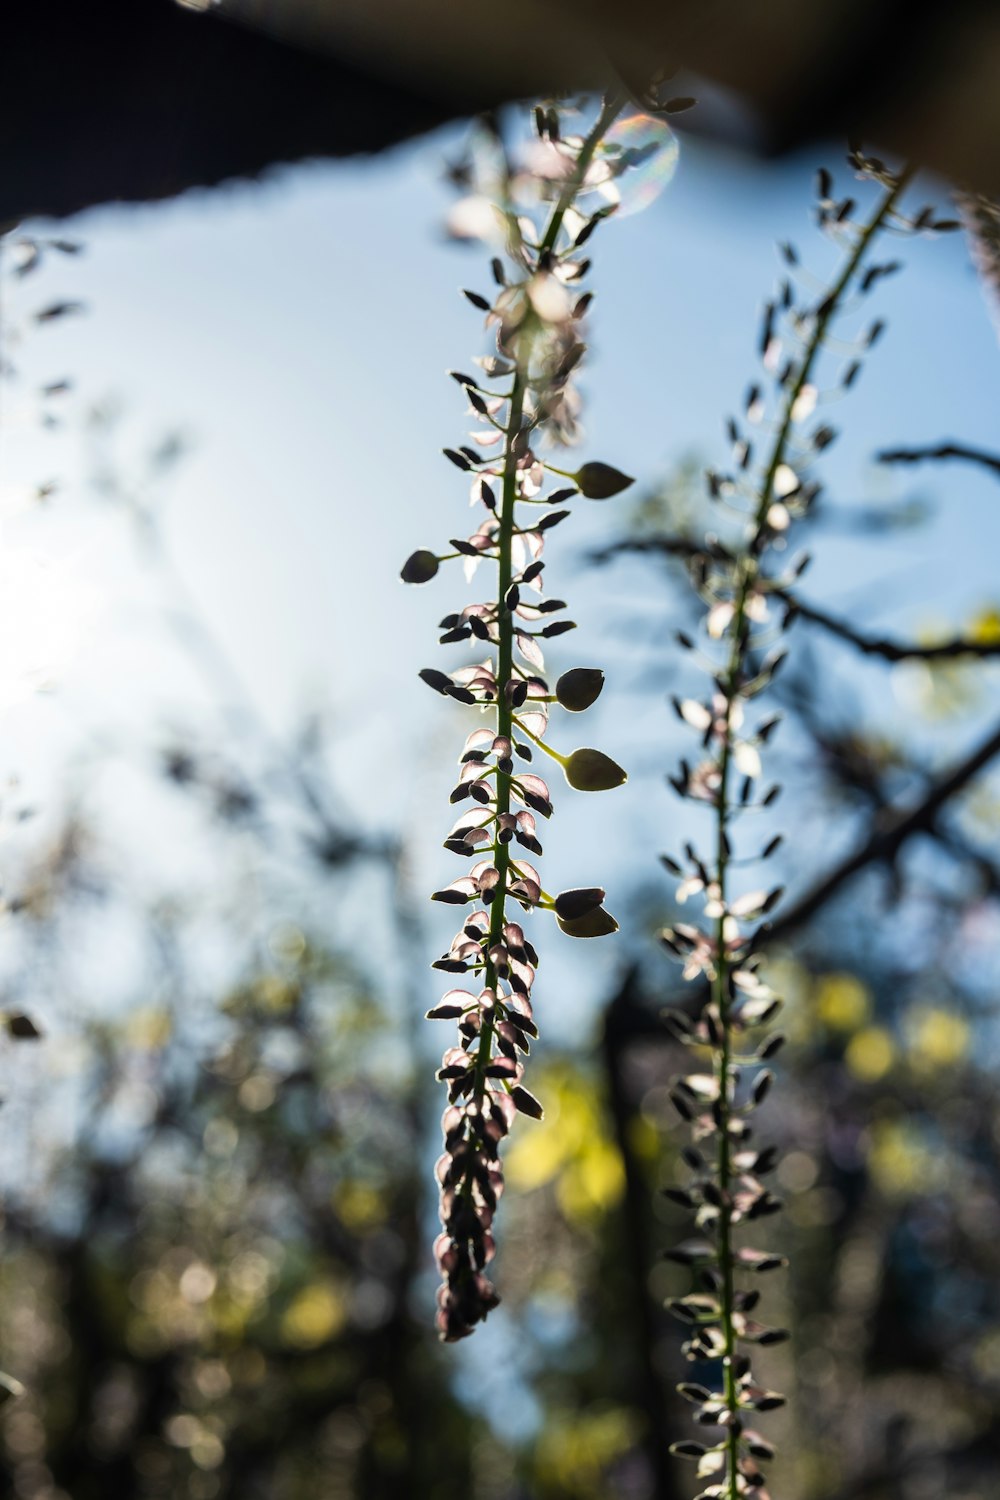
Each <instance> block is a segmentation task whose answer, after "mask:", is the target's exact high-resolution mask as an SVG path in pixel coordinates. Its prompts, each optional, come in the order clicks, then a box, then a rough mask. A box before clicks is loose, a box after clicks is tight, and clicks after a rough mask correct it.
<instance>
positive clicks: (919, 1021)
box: [906, 1006, 970, 1072]
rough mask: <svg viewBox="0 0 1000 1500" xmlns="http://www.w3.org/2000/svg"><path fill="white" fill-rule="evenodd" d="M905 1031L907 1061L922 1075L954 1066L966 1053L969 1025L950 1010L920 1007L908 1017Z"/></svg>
mask: <svg viewBox="0 0 1000 1500" xmlns="http://www.w3.org/2000/svg"><path fill="white" fill-rule="evenodd" d="M906 1030H907V1037H908V1040H909V1044H910V1048H909V1058H910V1061H911V1062H912V1063H913V1065H914V1066H915V1067H917V1068H918V1069H920V1070H921V1071H924V1072H932V1071H933V1070H934V1069H935V1068H951V1067H954V1066H955V1064H956V1063H959V1062H961V1060H962V1058H963V1057H964V1056H965V1055H966V1053H967V1052H968V1050H969V1041H970V1033H969V1026H968V1022H966V1021H963V1019H962V1017H961V1016H956V1015H955V1014H954V1012H953V1011H947V1010H938V1009H936V1008H935V1007H933V1006H920V1007H918V1008H917V1009H915V1010H914V1011H912V1012H911V1013H910V1015H909V1017H908V1018H907V1026H906Z"/></svg>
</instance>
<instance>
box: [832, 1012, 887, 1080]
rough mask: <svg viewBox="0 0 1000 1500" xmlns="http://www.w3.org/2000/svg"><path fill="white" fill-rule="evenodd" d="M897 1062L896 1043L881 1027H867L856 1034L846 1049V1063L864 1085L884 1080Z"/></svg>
mask: <svg viewBox="0 0 1000 1500" xmlns="http://www.w3.org/2000/svg"><path fill="white" fill-rule="evenodd" d="M895 1060H896V1047H895V1043H894V1042H893V1040H892V1037H891V1036H890V1035H889V1033H888V1032H887V1031H886V1030H885V1029H884V1028H883V1027H881V1026H866V1027H864V1029H863V1030H861V1031H858V1032H855V1034H854V1036H852V1037H851V1040H850V1041H849V1042H848V1044H847V1046H846V1048H845V1049H844V1062H845V1063H846V1064H847V1066H848V1068H849V1069H850V1071H851V1072H852V1073H853V1074H854V1076H855V1078H859V1079H860V1080H861V1082H862V1083H875V1082H877V1081H878V1079H880V1078H884V1077H885V1075H886V1073H888V1071H889V1069H890V1068H891V1067H892V1065H893V1063H894V1062H895Z"/></svg>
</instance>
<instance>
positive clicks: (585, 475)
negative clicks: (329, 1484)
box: [402, 99, 644, 1341]
mask: <svg viewBox="0 0 1000 1500" xmlns="http://www.w3.org/2000/svg"><path fill="white" fill-rule="evenodd" d="M620 112H621V100H620V99H609V100H607V101H606V102H605V103H604V104H603V106H602V108H601V109H600V111H599V114H598V116H597V119H596V120H595V122H594V124H593V125H592V127H591V129H590V130H589V131H588V132H587V134H586V135H583V136H575V135H567V134H566V132H565V126H566V118H565V117H564V116H563V114H561V112H560V111H558V110H557V109H555V108H554V107H545V108H539V109H538V110H536V112H535V123H536V133H537V139H536V141H535V142H534V146H533V148H532V156H531V161H532V163H533V166H532V168H531V169H530V170H528V171H527V172H526V171H523V170H518V169H516V168H515V167H512V165H511V161H510V158H509V157H508V155H507V152H506V150H505V149H504V148H503V146H502V144H501V143H500V142H499V140H498V139H497V138H496V137H494V139H493V145H494V147H495V148H496V149H497V151H498V153H499V154H500V156H501V161H502V166H501V170H500V172H499V174H498V175H499V188H498V189H497V188H495V189H494V195H493V202H494V210H493V212H494V217H495V219H496V220H497V222H498V224H499V225H500V230H501V233H502V237H503V241H504V244H505V248H506V263H505V262H504V261H503V260H501V259H500V258H499V257H495V258H494V259H493V262H492V268H493V275H494V279H495V281H496V284H497V288H498V290H497V292H496V294H495V296H494V298H493V299H492V300H491V299H489V298H486V297H483V296H481V295H480V294H479V293H477V292H466V294H465V295H466V297H467V298H468V299H469V301H470V302H471V303H472V304H473V306H475V307H477V308H479V309H480V310H481V311H482V312H483V313H484V314H485V315H486V323H487V327H488V328H490V329H491V330H492V331H493V333H494V335H495V352H491V353H490V354H489V355H488V356H486V357H484V358H482V359H481V360H479V364H480V367H481V369H482V372H483V373H482V375H481V376H479V375H477V376H470V375H464V374H462V373H461V372H457V371H456V372H453V378H454V379H455V381H456V382H457V383H458V385H459V386H460V387H461V388H462V390H463V391H464V393H465V395H466V397H467V399H468V402H469V405H470V408H471V412H472V415H473V416H474V418H475V419H476V423H477V426H476V430H475V431H474V432H473V434H472V443H473V444H474V445H475V446H472V445H463V446H461V447H459V448H455V449H448V450H446V456H447V457H448V458H449V459H450V461H451V462H452V463H453V464H454V465H455V466H456V467H457V468H459V469H461V470H462V471H464V472H465V473H467V474H468V475H469V476H470V480H471V484H472V499H473V502H474V503H475V504H477V505H479V506H481V507H482V509H483V510H484V511H485V515H484V517H483V519H482V521H481V522H480V524H479V526H478V527H477V529H476V530H475V531H474V532H473V533H472V535H471V536H469V537H468V538H467V539H466V538H456V539H454V540H453V541H452V542H451V543H450V548H451V550H450V551H449V552H447V553H444V554H440V555H439V554H435V553H433V552H430V551H429V550H425V549H422V550H420V551H418V552H415V553H414V554H413V555H412V556H411V557H410V558H409V559H408V561H407V563H406V564H405V565H404V568H403V570H402V576H403V578H404V580H406V581H408V582H426V581H427V580H429V579H430V578H431V577H433V576H434V575H435V574H436V572H437V570H438V567H439V565H440V563H441V562H443V561H446V560H449V559H451V558H458V557H461V558H462V559H463V560H464V561H465V563H466V569H467V576H468V577H469V578H471V577H472V576H474V574H475V571H476V568H477V566H478V565H479V564H481V563H483V562H489V563H491V564H492V565H493V566H494V568H495V570H496V575H495V576H496V596H495V598H494V599H492V600H490V601H489V602H486V603H474V604H469V605H467V606H466V607H465V608H464V609H463V610H461V611H460V612H459V613H454V614H449V615H447V616H446V617H445V619H444V620H443V621H442V622H441V623H442V628H443V632H444V633H443V634H442V636H441V640H442V642H443V643H445V644H452V643H458V642H466V641H469V642H475V643H476V644H481V645H482V646H483V647H485V648H486V653H487V654H486V657H485V659H484V660H481V661H479V662H477V663H476V664H474V665H470V666H464V667H461V668H460V669H459V670H458V671H456V672H452V673H450V674H446V673H444V672H441V671H437V670H431V669H428V670H425V671H424V672H423V673H421V676H422V677H423V678H424V680H425V681H426V682H427V683H428V684H429V686H431V687H432V688H434V689H436V690H437V691H438V692H440V693H442V694H444V695H445V696H449V697H452V698H454V699H456V700H457V701H459V702H461V703H464V704H467V705H468V706H469V707H470V708H474V709H475V710H476V716H477V720H478V722H477V725H476V727H475V728H473V729H472V731H471V733H470V734H469V736H468V738H467V739H466V742H465V747H464V750H463V753H462V757H461V767H462V769H461V773H460V780H459V783H458V785H457V786H456V788H455V790H454V792H453V793H452V801H453V802H456V803H457V802H465V801H469V802H471V807H470V808H468V809H467V810H466V811H464V812H463V813H462V814H461V815H460V817H459V819H458V821H457V822H456V824H455V825H454V827H453V828H452V830H451V832H450V834H449V836H448V838H447V840H446V843H445V847H446V848H448V849H450V850H452V851H453V852H455V853H457V854H460V855H463V856H470V855H471V856H478V858H477V860H476V863H475V864H473V866H472V868H471V869H470V870H469V872H468V874H466V875H464V876H462V877H460V878H459V879H457V880H454V881H452V882H451V883H450V884H449V885H448V886H446V887H445V888H444V889H443V890H440V891H437V892H436V893H435V899H436V900H438V901H442V902H445V903H448V904H453V905H456V906H461V907H463V908H468V907H470V906H471V907H472V910H471V911H469V910H465V911H463V920H462V925H461V929H460V930H459V932H458V933H457V934H456V936H455V939H454V941H453V942H452V944H451V947H450V948H449V950H448V952H447V953H445V954H444V955H442V957H441V958H439V959H438V960H437V963H436V965H435V967H437V968H439V969H443V970H444V971H445V972H448V973H453V974H462V975H468V976H474V977H475V979H476V982H477V984H478V986H479V988H478V989H454V990H451V991H449V992H448V994H446V995H445V996H444V997H443V999H442V1001H441V1002H440V1004H439V1005H437V1006H435V1007H434V1009H433V1010H431V1011H430V1012H429V1015H430V1016H431V1017H432V1018H436V1019H441V1020H453V1021H456V1022H457V1023H458V1032H459V1036H458V1041H457V1044H456V1045H454V1046H452V1047H449V1048H448V1049H447V1051H446V1052H445V1054H444V1059H443V1062H442V1066H441V1069H440V1071H439V1073H438V1077H439V1078H440V1079H441V1080H442V1081H443V1082H445V1083H446V1084H447V1085H448V1093H449V1103H448V1107H447V1109H446V1110H445V1113H444V1117H443V1121H442V1127H443V1131H444V1152H443V1154H442V1156H441V1157H440V1159H439V1161H438V1164H437V1175H438V1180H439V1183H440V1188H441V1222H442V1232H441V1234H440V1235H439V1237H438V1239H437V1241H436V1244H435V1253H436V1256H437V1261H438V1265H439V1267H440V1270H441V1273H442V1276H443V1284H442V1286H441V1289H440V1293H439V1299H438V1313H437V1325H438V1329H439V1332H440V1334H441V1337H442V1338H444V1339H445V1340H449V1341H450V1340H454V1339H458V1338H462V1337H464V1336H465V1335H467V1334H469V1333H471V1331H472V1330H473V1328H474V1327H475V1325H476V1324H477V1323H479V1322H480V1321H481V1320H482V1319H483V1318H485V1317H486V1315H487V1313H488V1312H489V1311H490V1310H491V1309H492V1308H493V1307H494V1306H495V1305H496V1303H497V1301H498V1298H497V1294H496V1292H495V1290H494V1287H493V1285H492V1283H491V1282H490V1281H489V1280H488V1278H487V1275H486V1267H487V1265H488V1263H489V1262H490V1260H491V1259H492V1257H493V1254H494V1250H495V1245H494V1239H493V1227H492V1226H493V1218H494V1214H495V1211H496V1206H497V1200H498V1199H499V1197H500V1194H501V1192H502V1190H503V1173H502V1167H501V1162H500V1154H499V1150H500V1143H501V1141H502V1139H503V1138H504V1136H505V1135H506V1134H507V1133H508V1131H509V1129H510V1126H511V1123H512V1121H513V1118H514V1115H515V1114H516V1113H517V1112H518V1111H520V1112H521V1113H524V1114H527V1115H530V1116H534V1117H535V1118H539V1117H540V1116H541V1113H542V1110H541V1105H540V1104H539V1103H538V1101H537V1100H536V1099H535V1098H534V1096H533V1095H532V1094H531V1093H529V1092H528V1090H527V1089H526V1088H525V1087H524V1084H523V1082H522V1078H523V1071H524V1068H523V1062H522V1058H523V1057H524V1056H525V1055H526V1054H527V1052H528V1049H529V1045H530V1040H531V1038H532V1037H534V1036H535V1035H536V1034H537V1032H536V1026H535V1020H534V1014H533V1009H532V986H533V983H534V979H535V970H536V967H537V964H538V955H537V953H536V950H535V948H534V946H533V944H532V943H531V942H530V941H529V939H528V937H527V935H526V933H525V930H524V926H523V925H522V918H523V916H524V915H530V914H531V913H533V912H537V911H547V912H551V913H552V914H553V915H554V917H555V918H556V921H557V923H558V925H559V927H560V928H561V929H562V930H563V931H564V932H566V933H568V934H569V935H571V936H575V937H597V936H601V935H603V934H605V933H610V932H613V931H615V929H616V927H617V923H616V922H615V920H614V918H613V917H612V916H610V914H609V913H608V912H607V911H606V910H605V908H604V905H603V902H604V891H603V890H602V889H601V888H600V887H598V886H593V887H588V888H584V889H578V890H571V891H563V892H561V893H560V894H558V895H555V896H552V895H550V894H549V893H548V892H546V891H545V890H544V888H543V886H542V883H541V877H540V875H539V873H538V871H537V869H536V868H535V866H534V865H533V864H530V863H529V862H528V860H527V859H526V858H525V854H530V855H533V856H537V855H539V854H541V852H542V846H541V843H540V841H539V838H538V829H539V821H540V820H544V819H547V818H549V816H550V815H551V813H552V801H551V797H550V793H549V787H548V784H547V782H546V781H544V780H543V779H542V777H541V776H539V775H537V774H536V772H535V771H534V770H531V769H529V766H530V765H531V763H532V762H533V760H534V757H535V753H536V752H541V753H542V754H543V755H545V756H546V757H547V758H549V759H551V760H554V761H555V762H556V763H557V764H558V765H559V766H560V767H561V768H562V771H563V773H564V775H565V778H566V780H567V782H568V783H569V785H570V786H572V787H575V788H577V789H579V790H582V791H603V790H606V789H609V788H611V787H616V786H619V785H621V784H622V783H623V782H624V781H625V779H626V778H625V772H624V771H623V770H622V769H621V767H620V766H618V765H616V763H615V762H614V761H613V760H612V759H611V758H610V757H609V756H607V755H605V754H603V752H601V751H599V750H594V749H591V748H581V749H577V750H573V751H571V752H570V753H568V754H566V753H563V752H561V751H559V750H557V749H556V748H555V747H554V746H552V745H551V744H550V743H549V741H548V738H547V735H548V717H549V709H550V707H552V706H554V705H555V706H561V707H562V708H564V709H567V710H568V711H569V712H571V713H577V712H580V711H582V710H584V709H586V708H587V707H589V705H590V704H591V703H592V702H593V701H594V700H595V699H596V698H597V696H598V694H599V693H600V691H601V688H602V686H603V680H604V679H603V674H602V673H601V672H600V670H598V669H597V668H590V667H578V668H575V669H573V670H571V671H569V672H567V673H565V674H563V676H561V677H560V678H559V680H558V681H557V683H556V684H555V689H554V691H552V690H550V688H549V684H548V681H547V680H546V678H545V677H544V676H543V675H542V673H543V672H544V670H545V664H544V658H543V655H542V644H541V643H542V641H543V640H546V639H549V638H552V637H554V636H556V635H561V634H562V633H563V632H565V631H568V630H571V629H572V628H573V624H572V622H571V621H569V620H566V619H565V618H558V617H559V616H561V612H562V611H563V609H564V608H565V605H564V604H563V601H561V600H558V599H552V598H548V597H546V596H545V595H544V594H543V592H542V575H543V571H544V562H543V560H542V553H543V550H544V547H545V542H546V539H547V534H548V533H549V532H550V531H551V529H552V528H553V527H554V526H556V525H558V524H559V523H560V522H562V521H563V520H564V519H565V518H566V517H567V516H568V514H569V511H568V509H566V508H565V506H566V502H568V501H570V500H572V499H573V498H574V497H575V496H577V495H583V496H584V497H586V498H589V499H593V500H604V499H608V498H610V497H611V496H612V495H615V494H617V493H619V492H620V491H621V490H623V489H625V488H626V487H627V485H629V484H630V483H631V480H630V479H629V478H628V476H627V475H625V474H622V473H621V472H620V471H619V470H617V469H615V468H614V467H612V466H611V465H610V464H605V463H599V462H589V463H584V464H583V465H581V466H580V467H579V468H577V469H572V470H571V469H568V468H567V467H565V460H563V461H562V464H561V465H560V466H556V465H555V464H551V463H548V462H547V461H546V459H545V457H544V454H543V452H542V451H541V450H542V445H543V443H544V442H546V441H549V442H555V443H566V442H568V441H571V440H572V439H573V438H574V437H575V435H576V412H577V409H578V398H577V396H576V392H575V390H574V386H573V380H574V378H575V375H576V373H577V371H578V370H579V368H580V364H581V360H582V358H583V356H584V353H585V348H586V346H585V344H584V342H583V337H582V333H583V321H584V318H585V315H586V313H587V309H588V307H589V305H590V301H591V296H592V294H591V293H589V292H584V291H583V290H582V288H581V285H580V283H581V282H582V280H583V278H584V277H585V276H586V273H587V270H588V269H589V264H590V262H589V259H586V258H583V257H582V256H581V255H580V251H581V249H582V247H583V246H584V244H586V243H587V241H589V239H590V237H591V236H592V235H593V233H594V231H595V230H596V229H597V228H598V226H599V225H600V224H601V222H602V221H603V220H604V219H605V218H606V217H607V216H608V214H609V213H610V212H611V211H612V209H613V206H614V204H613V196H612V197H611V198H609V197H607V196H598V200H597V202H596V203H595V201H594V199H595V196H597V195H600V194H602V193H606V190H607V189H608V188H609V187H610V188H612V189H614V188H615V186H616V184H617V183H618V181H620V179H621V178H622V177H623V176H624V175H625V174H626V173H627V172H628V171H629V170H631V169H632V167H633V165H634V164H635V163H636V162H637V161H638V160H640V158H639V157H637V155H636V153H635V151H634V150H633V151H631V152H629V151H628V150H624V149H622V148H620V147H618V146H617V145H616V143H615V141H614V140H613V138H611V137H609V132H610V131H611V129H612V126H613V124H614V122H615V120H616V118H617V117H618V115H619V114H620ZM643 159H644V158H643ZM524 198H527V199H528V200H529V202H530V201H531V200H533V199H540V200H541V203H542V206H543V209H544V210H545V212H544V215H543V216H542V217H541V218H540V219H539V220H537V221H536V219H533V218H532V217H531V216H530V215H529V214H528V213H526V212H525V211H524V209H523V208H522V207H521V206H520V203H519V200H522V199H524ZM546 205H547V207H546ZM492 449H497V450H499V451H498V454H497V456H495V457H491V456H487V455H489V454H490V450H492ZM552 484H554V485H555V488H549V486H550V485H552ZM533 627H534V628H533ZM484 720H485V721H486V722H483V721H484ZM522 851H524V853H522ZM515 909H516V912H515Z"/></svg>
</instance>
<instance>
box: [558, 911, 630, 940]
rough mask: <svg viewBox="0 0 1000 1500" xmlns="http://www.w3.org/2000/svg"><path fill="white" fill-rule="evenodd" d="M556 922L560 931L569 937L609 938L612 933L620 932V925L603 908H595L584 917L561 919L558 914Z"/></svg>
mask: <svg viewBox="0 0 1000 1500" xmlns="http://www.w3.org/2000/svg"><path fill="white" fill-rule="evenodd" d="M556 921H557V922H558V923H559V928H560V931H562V932H564V933H565V934H566V936H567V937H576V938H596V937H608V936H609V934H611V933H612V932H617V931H618V923H617V922H616V921H615V919H614V917H613V916H612V915H611V913H610V912H609V911H605V910H604V907H603V906H595V907H594V909H593V911H588V912H587V913H586V914H585V915H584V916H582V917H560V916H559V914H558V912H557V913H556Z"/></svg>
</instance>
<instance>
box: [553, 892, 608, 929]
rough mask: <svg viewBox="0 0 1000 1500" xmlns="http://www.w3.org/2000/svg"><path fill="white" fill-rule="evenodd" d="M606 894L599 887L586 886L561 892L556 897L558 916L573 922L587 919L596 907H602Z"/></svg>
mask: <svg viewBox="0 0 1000 1500" xmlns="http://www.w3.org/2000/svg"><path fill="white" fill-rule="evenodd" d="M605 894H606V892H605V891H604V890H603V889H602V888H601V886H599V885H592V886H584V887H580V888H579V889H577V890H572V891H560V893H559V895H558V896H557V897H556V902H555V906H556V916H559V917H562V918H563V920H564V921H572V920H573V919H574V918H576V917H585V916H586V915H587V914H588V912H592V911H593V910H594V908H595V907H597V906H600V905H601V902H602V901H603V900H604V897H605Z"/></svg>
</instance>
